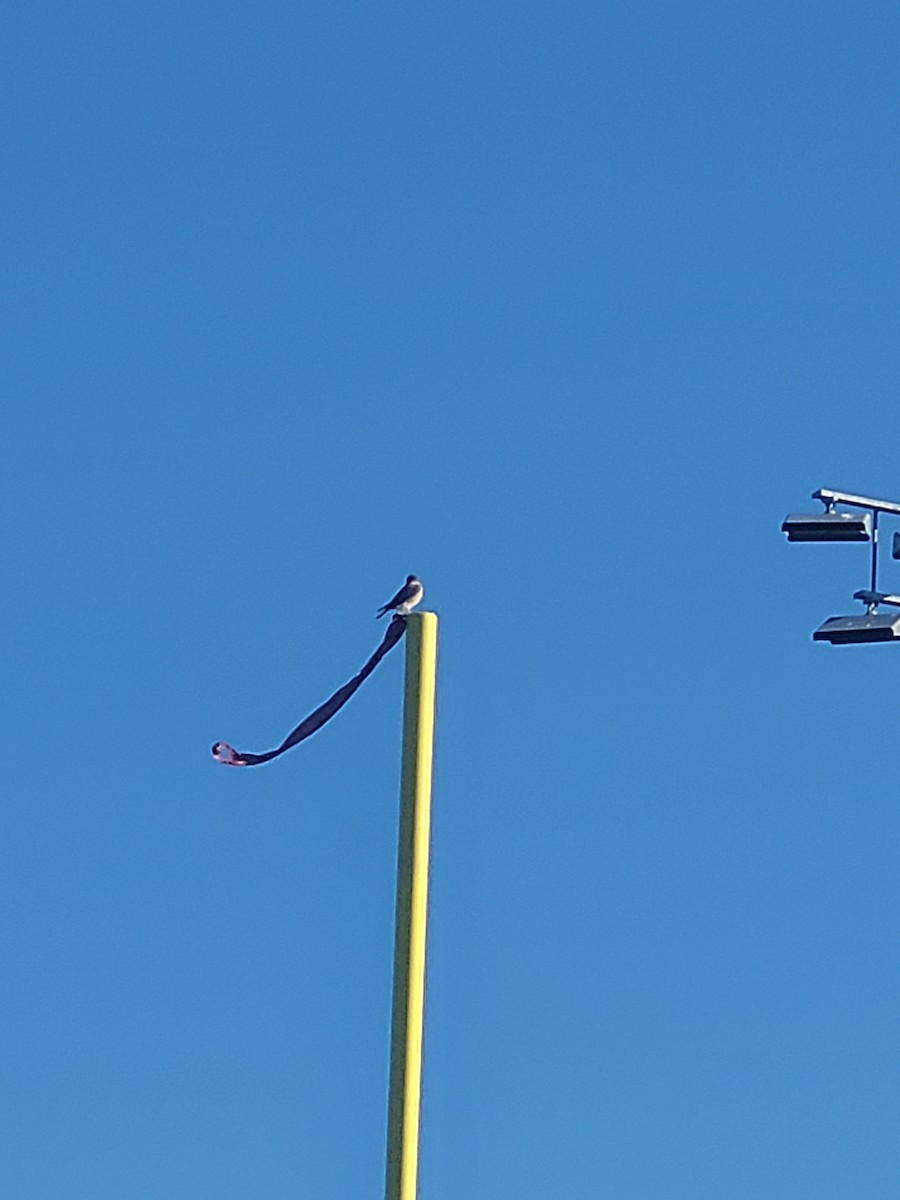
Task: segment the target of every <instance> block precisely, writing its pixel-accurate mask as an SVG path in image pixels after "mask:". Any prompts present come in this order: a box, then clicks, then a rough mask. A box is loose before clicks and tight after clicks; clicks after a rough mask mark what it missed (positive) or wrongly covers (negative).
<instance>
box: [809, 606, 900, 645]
mask: <svg viewBox="0 0 900 1200" xmlns="http://www.w3.org/2000/svg"><path fill="white" fill-rule="evenodd" d="M813 641H814V642H831V644H832V646H849V645H854V644H855V645H860V644H861V643H863V642H896V641H900V612H877V611H876V612H867V613H865V614H864V615H863V616H861V617H829V619H828V620H827V621H826V622H825V623H824V625H820V626H819V628H818V629H817V630H816V632H815V633H814V634H813Z"/></svg>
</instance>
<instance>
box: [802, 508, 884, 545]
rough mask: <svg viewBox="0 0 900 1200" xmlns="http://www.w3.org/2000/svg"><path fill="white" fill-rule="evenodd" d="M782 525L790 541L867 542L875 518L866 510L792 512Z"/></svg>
mask: <svg viewBox="0 0 900 1200" xmlns="http://www.w3.org/2000/svg"><path fill="white" fill-rule="evenodd" d="M781 528H782V530H783V531H784V532H785V533H786V534H787V538H788V541H789V542H867V541H868V540H869V539H870V538H871V536H872V518H871V517H870V516H869V514H868V513H867V512H864V513H852V512H823V513H791V514H790V516H787V517H785V518H784V522H783V523H782V526H781Z"/></svg>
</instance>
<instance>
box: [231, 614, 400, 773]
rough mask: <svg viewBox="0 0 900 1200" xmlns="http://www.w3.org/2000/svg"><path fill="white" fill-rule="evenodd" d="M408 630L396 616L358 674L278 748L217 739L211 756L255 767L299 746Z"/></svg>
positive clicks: (243, 765) (319, 727)
mask: <svg viewBox="0 0 900 1200" xmlns="http://www.w3.org/2000/svg"><path fill="white" fill-rule="evenodd" d="M405 632H406V618H405V617H401V616H394V618H393V620H392V621H391V623H390V625H388V627H387V630H386V631H385V635H384V638H383V639H382V642H381V645H380V646H379V647H378V649H377V650H376V651H375V653H374V654H373V655H372V657H371V658H370V659H369V661H368V662H367V663H366V664H365V666H364V667H363V668H362V670H361V671H360V672H359V674H358V675H354V676H353V678H352V679H351V680H350V682H349V683H345V684H344V686H343V687H342V688H338V690H337V691H336V692H335V693H334V695H333V696H331V697H330V698H329V699H328V700H326V701H325V703H324V704H320V705H319V707H318V708H317V709H316V711H315V712H312V713H310V714H309V716H308V717H307V718H306V719H305V720H303V721H301V722H300V724H299V725H298V726H297V728H296V729H293V730H291V732H290V733H289V734H288V735H287V737H286V738H285V739H284V741H283V742H282V743H281V745H280V746H278V747H277V748H276V749H275V750H267V751H266V753H265V754H242V753H241V752H240V751H239V750H235V749H234V747H233V746H229V745H228V743H227V742H216V743H215V744H214V746H213V748H212V756H213V758H214V759H215V760H216V762H220V763H224V764H225V765H226V766H227V767H255V766H258V765H259V764H260V763H264V762H270V761H271V759H273V758H277V757H278V755H279V754H284V752H285V750H290V749H291V747H292V746H296V745H297V743H298V742H302V741H304V740H305V739H306V738H308V737H309V736H310V734H312V733H315V732H316V730H317V729H321V728H322V726H323V725H324V724H325V722H326V721H330V720H331V718H332V717H333V716H334V714H335V713H336V712H337V711H338V710H339V709H341V708H343V707H344V705H345V704H346V703H347V701H348V700H349V699H350V697H351V696H352V695H353V693H354V692H355V691H356V689H357V688H358V687H359V686H360V685H361V684H362V683H363V682H364V681H365V680H366V679H368V677H369V676H370V675H371V674H372V672H373V671H374V670H375V668H376V667H377V666H378V664H379V663H380V662H381V660H382V659H383V658H384V656H385V655H386V654H387V652H388V651H389V650H392V649H393V648H394V646H396V645H397V643H398V642H399V641H400V639H401V638H402V637H403V634H404V633H405Z"/></svg>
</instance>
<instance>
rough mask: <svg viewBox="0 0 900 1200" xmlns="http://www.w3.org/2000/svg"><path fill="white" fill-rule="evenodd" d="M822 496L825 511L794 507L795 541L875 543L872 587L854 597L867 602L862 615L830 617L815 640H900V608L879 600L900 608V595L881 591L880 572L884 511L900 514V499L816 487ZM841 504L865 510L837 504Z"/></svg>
mask: <svg viewBox="0 0 900 1200" xmlns="http://www.w3.org/2000/svg"><path fill="white" fill-rule="evenodd" d="M813 499H814V500H821V502H822V503H823V504H824V506H825V511H824V512H823V513H817V514H811V513H792V514H791V515H790V516H787V517H785V519H784V521H783V523H782V526H781V528H782V530H783V532H784V533H786V534H787V538H788V541H789V542H868V541H871V543H872V555H871V573H870V585H869V588H868V590H866V591H861V592H855V593H854V597H853V598H854V599H855V600H861V601H862V602H863V604H864V605H865V606H866V611H865V613H864V614H863V615H862V616H856V617H852V616H851V617H829V619H828V620H827V621H826V622H825V623H824V624H823V625H820V626H819V628H818V629H817V630H816V631H815V633H814V634H813V641H816V642H830V643H831V645H832V646H846V645H853V644H860V643H863V642H896V641H900V612H894V613H890V612H887V613H886V612H879V605H886V606H887V607H888V608H895V609H900V596H894V595H889V594H888V593H886V592H879V591H877V590H876V589H877V578H878V516H879V514H880V513H886V514H889V515H890V516H893V517H900V504H898V503H897V502H895V501H893V500H876V499H875V498H874V497H872V496H857V495H855V494H854V493H852V492H835V491H832V490H831V489H829V488H820V490H819V491H817V492H813ZM838 504H841V505H844V506H845V507H847V508H850V509H857V510H859V509H861V510H863V511H862V512H859V511H856V512H845V511H843V510H842V509H841V510H838V509H836V507H835V506H836V505H838ZM891 553H892V557H893V558H895V559H900V534H898V533H895V534H894V538H893V543H892V551H891Z"/></svg>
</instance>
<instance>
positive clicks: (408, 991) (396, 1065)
mask: <svg viewBox="0 0 900 1200" xmlns="http://www.w3.org/2000/svg"><path fill="white" fill-rule="evenodd" d="M437 630H438V619H437V616H436V614H435V613H431V612H423V613H410V615H409V616H408V617H407V618H406V691H405V696H404V703H403V768H402V772H401V778H400V845H399V851H398V855H397V916H396V934H395V940H394V1003H393V1016H392V1020H391V1082H390V1091H389V1095H388V1132H387V1181H386V1185H385V1200H416V1193H417V1178H418V1166H419V1109H420V1100H421V1094H422V1040H423V1032H424V1023H425V935H426V924H427V918H428V850H429V839H430V832H431V766H432V758H433V750H434V691H435V675H436V671H437Z"/></svg>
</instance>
